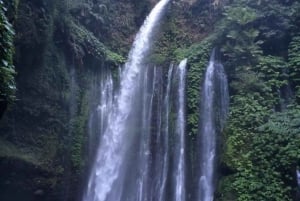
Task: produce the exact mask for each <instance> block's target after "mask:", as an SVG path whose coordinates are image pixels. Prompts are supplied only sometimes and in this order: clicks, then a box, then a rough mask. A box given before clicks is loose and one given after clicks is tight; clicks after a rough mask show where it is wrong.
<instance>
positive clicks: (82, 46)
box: [65, 19, 125, 65]
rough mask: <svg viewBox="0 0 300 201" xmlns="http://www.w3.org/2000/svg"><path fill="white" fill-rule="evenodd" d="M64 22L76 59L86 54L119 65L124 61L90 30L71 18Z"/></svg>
mask: <svg viewBox="0 0 300 201" xmlns="http://www.w3.org/2000/svg"><path fill="white" fill-rule="evenodd" d="M65 24H66V26H67V27H68V29H69V35H70V37H71V40H72V42H71V44H70V45H71V48H72V50H73V52H74V54H75V56H76V57H77V58H78V59H82V58H83V57H84V56H85V54H87V55H92V56H93V57H94V58H96V59H99V60H100V61H101V60H105V61H107V62H109V63H112V64H114V65H119V64H121V63H123V62H124V61H125V59H124V57H122V56H121V55H119V54H117V53H115V52H112V51H110V50H109V49H108V48H107V47H106V46H105V45H104V44H103V43H102V42H100V41H99V40H98V39H97V38H96V37H95V36H94V34H93V33H92V32H90V31H89V30H87V29H86V28H84V27H83V26H81V25H79V24H76V23H75V22H73V20H72V19H68V20H67V21H66V22H65Z"/></svg>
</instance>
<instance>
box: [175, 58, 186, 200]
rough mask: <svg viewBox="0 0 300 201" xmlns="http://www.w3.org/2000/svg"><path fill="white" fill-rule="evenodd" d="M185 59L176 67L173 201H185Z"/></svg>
mask: <svg viewBox="0 0 300 201" xmlns="http://www.w3.org/2000/svg"><path fill="white" fill-rule="evenodd" d="M186 64H187V59H184V60H182V61H181V62H180V64H179V66H178V76H179V83H178V103H177V120H176V124H177V125H176V129H175V130H176V138H177V139H176V141H177V143H176V145H175V147H176V148H175V152H176V163H177V167H176V171H175V178H176V179H175V185H176V188H175V201H185V124H186V122H185V74H186Z"/></svg>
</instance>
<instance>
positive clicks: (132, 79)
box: [83, 0, 169, 201]
mask: <svg viewBox="0 0 300 201" xmlns="http://www.w3.org/2000/svg"><path fill="white" fill-rule="evenodd" d="M168 2H169V0H161V1H160V2H159V3H158V4H157V5H156V6H155V7H154V9H153V10H152V11H151V13H150V14H149V16H148V17H147V18H146V20H145V22H144V24H143V25H142V27H141V29H140V31H139V33H138V34H137V36H136V39H135V41H134V43H133V47H132V49H131V51H130V53H129V58H128V61H127V62H126V64H125V67H124V72H123V73H122V77H121V85H120V92H119V94H118V96H117V97H116V101H115V102H114V105H113V106H112V109H111V111H110V113H109V114H108V125H107V127H106V129H105V131H104V132H103V134H102V136H101V140H100V145H99V148H98V151H97V156H96V159H95V162H94V164H93V168H92V170H91V174H90V177H89V182H88V186H87V189H86V192H85V195H84V198H83V200H84V201H118V200H120V199H121V196H122V192H123V186H124V181H125V179H126V177H125V171H124V169H126V168H125V167H124V168H123V166H124V165H126V157H127V154H126V153H127V151H128V149H129V148H130V147H131V146H132V145H133V143H134V141H135V133H134V132H132V131H133V129H132V127H131V123H132V121H134V120H132V118H131V117H132V116H133V115H131V114H132V113H133V104H134V102H135V100H134V99H135V95H136V92H137V91H138V84H139V79H138V78H139V76H140V75H141V72H143V70H144V65H143V63H144V59H145V57H146V56H147V55H148V53H149V50H150V46H151V43H152V39H153V37H154V33H155V32H156V31H155V30H156V29H157V27H158V25H159V22H160V21H161V18H162V16H163V13H164V10H165V8H166V6H167V4H168ZM128 157H129V156H128Z"/></svg>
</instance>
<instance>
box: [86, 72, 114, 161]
mask: <svg viewBox="0 0 300 201" xmlns="http://www.w3.org/2000/svg"><path fill="white" fill-rule="evenodd" d="M90 91H91V95H90V96H91V99H92V100H90V102H91V105H92V108H91V111H92V112H91V113H90V117H89V122H88V134H89V156H90V159H92V157H93V154H94V153H95V148H97V146H98V144H99V143H98V141H99V138H100V136H101V134H102V133H103V132H104V131H105V128H106V127H107V124H108V114H109V111H110V110H111V109H112V105H113V100H114V84H113V79H112V75H111V72H110V71H109V70H107V71H105V72H100V75H99V76H96V77H95V79H94V80H93V81H92V86H91V90H90Z"/></svg>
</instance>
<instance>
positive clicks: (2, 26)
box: [0, 1, 16, 102]
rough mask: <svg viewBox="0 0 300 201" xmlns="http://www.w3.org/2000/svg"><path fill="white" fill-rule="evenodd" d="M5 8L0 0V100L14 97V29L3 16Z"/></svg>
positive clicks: (9, 100) (8, 99)
mask: <svg viewBox="0 0 300 201" xmlns="http://www.w3.org/2000/svg"><path fill="white" fill-rule="evenodd" d="M5 11H6V8H5V7H4V5H3V2H2V1H0V102H11V101H13V100H14V99H15V95H14V94H15V89H16V87H15V81H14V76H15V70H14V66H13V54H14V44H13V38H14V34H15V33H14V30H13V27H12V25H11V24H10V23H9V22H8V19H7V18H6V16H5Z"/></svg>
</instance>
